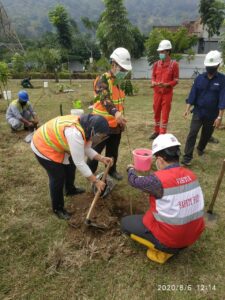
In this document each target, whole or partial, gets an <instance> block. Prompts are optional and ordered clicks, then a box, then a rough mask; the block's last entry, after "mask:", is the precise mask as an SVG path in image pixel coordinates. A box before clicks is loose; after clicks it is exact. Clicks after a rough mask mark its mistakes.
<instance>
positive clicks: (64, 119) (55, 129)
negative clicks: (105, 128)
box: [33, 115, 86, 162]
mask: <svg viewBox="0 0 225 300" xmlns="http://www.w3.org/2000/svg"><path fill="white" fill-rule="evenodd" d="M67 127H76V128H77V129H78V130H79V131H80V132H81V134H82V136H83V139H84V141H85V142H86V138H85V133H84V130H83V128H82V127H81V125H80V124H79V117H76V116H72V115H68V116H61V117H57V118H55V119H52V120H50V121H48V122H47V123H46V124H44V125H43V126H41V127H40V128H39V129H38V130H37V131H36V132H35V134H34V137H33V143H34V145H35V147H36V148H37V149H38V151H39V152H40V153H41V154H43V155H44V156H45V157H47V158H49V159H51V160H53V161H56V162H62V161H63V159H64V154H65V152H70V151H69V145H68V142H67V140H66V137H65V135H64V131H65V128H67ZM52 150H54V151H52Z"/></svg>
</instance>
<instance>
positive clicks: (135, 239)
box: [130, 233, 155, 250]
mask: <svg viewBox="0 0 225 300" xmlns="http://www.w3.org/2000/svg"><path fill="white" fill-rule="evenodd" d="M130 237H131V238H132V240H134V241H136V242H138V243H140V244H142V245H144V246H146V247H148V248H149V249H152V250H155V246H154V244H152V243H151V242H150V241H148V240H145V239H143V238H141V237H140V236H137V235H136V234H133V233H131V235H130Z"/></svg>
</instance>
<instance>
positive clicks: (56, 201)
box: [35, 155, 76, 211]
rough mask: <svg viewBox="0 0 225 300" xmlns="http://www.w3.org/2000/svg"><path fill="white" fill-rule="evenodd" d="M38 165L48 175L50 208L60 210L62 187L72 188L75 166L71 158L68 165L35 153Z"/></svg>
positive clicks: (62, 197)
mask: <svg viewBox="0 0 225 300" xmlns="http://www.w3.org/2000/svg"><path fill="white" fill-rule="evenodd" d="M35 156H36V158H37V160H38V162H39V163H40V165H41V166H42V167H43V168H44V169H45V170H46V171H47V174H48V177H49V189H50V196H51V201H52V209H53V211H55V210H60V209H62V208H64V195H63V189H64V186H65V190H66V191H70V190H71V189H73V188H74V180H75V171H76V166H75V165H74V163H73V161H72V159H70V164H69V165H63V164H61V163H56V162H54V161H50V160H46V159H43V158H41V157H39V156H37V155H35Z"/></svg>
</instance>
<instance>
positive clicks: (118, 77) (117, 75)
mask: <svg viewBox="0 0 225 300" xmlns="http://www.w3.org/2000/svg"><path fill="white" fill-rule="evenodd" d="M127 73H128V72H122V71H118V72H116V74H115V76H116V78H117V79H118V80H123V79H124V78H125V77H126V76H127Z"/></svg>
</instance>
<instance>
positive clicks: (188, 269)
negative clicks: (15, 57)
mask: <svg viewBox="0 0 225 300" xmlns="http://www.w3.org/2000/svg"><path fill="white" fill-rule="evenodd" d="M67 84H68V85H69V83H67ZM134 84H135V85H137V86H138V87H139V93H138V95H136V96H134V97H128V99H127V101H126V116H127V119H128V134H129V140H130V144H131V148H132V149H134V148H137V147H140V146H141V147H150V144H149V140H148V136H149V135H150V133H151V132H152V125H153V120H152V117H153V114H152V91H151V89H150V87H149V82H148V81H136V82H134ZM34 85H36V86H39V88H35V89H33V90H30V91H29V92H30V96H31V100H32V102H33V103H36V104H35V106H36V110H37V112H38V113H39V116H40V120H41V122H42V123H43V122H45V121H47V120H48V119H50V118H52V117H55V116H56V115H59V104H60V103H62V104H63V110H64V114H66V113H69V111H70V108H71V101H72V100H74V99H76V98H80V99H81V100H82V101H83V103H84V108H85V111H86V112H88V105H89V102H90V101H91V99H92V82H91V81H73V82H72V85H71V88H73V89H74V90H75V92H73V93H68V94H57V93H56V91H57V87H56V85H55V83H54V82H50V88H49V89H45V90H44V89H43V88H42V86H43V82H42V81H34ZM190 86H191V81H181V82H180V84H179V86H178V87H177V88H176V89H175V94H174V101H173V108H172V111H171V116H170V127H169V130H170V132H173V133H175V135H177V137H178V138H179V139H180V141H181V142H182V145H184V142H185V139H186V136H187V133H188V128H189V123H190V120H187V121H185V120H184V119H183V117H182V114H183V111H184V108H185V103H184V100H185V98H186V96H187V94H188V92H189V89H190ZM9 87H10V89H11V90H12V92H13V95H14V96H16V93H17V91H18V90H19V89H20V87H19V83H18V82H17V81H11V82H10V84H9ZM5 109H6V102H5V101H4V100H0V116H1V117H0V133H1V139H0V160H1V163H0V192H1V200H0V209H1V215H0V228H1V235H0V237H1V238H0V255H1V256H0V259H1V261H0V274H1V280H0V298H1V299H173V300H176V299H182V300H183V299H224V294H225V288H224V277H225V271H224V263H223V262H224V248H225V241H224V228H225V221H224V214H225V205H224V198H225V191H224V190H225V189H224V187H225V180H224V181H223V183H222V185H221V189H220V192H219V195H218V199H217V202H216V205H215V212H216V213H217V214H218V217H219V218H218V220H217V222H216V223H215V224H213V225H212V224H211V226H209V227H207V229H206V231H205V232H204V234H203V235H202V238H201V239H200V240H199V241H198V242H197V243H196V244H195V245H193V246H192V247H190V248H189V249H186V250H185V251H183V253H181V254H180V255H179V256H178V257H176V258H175V257H174V258H172V259H171V260H170V261H169V262H168V263H167V264H165V265H163V266H161V265H157V264H155V263H153V262H151V261H149V260H148V259H147V257H146V250H145V249H144V248H143V247H141V246H139V245H136V244H135V243H133V242H132V241H130V240H129V239H128V238H126V237H124V236H120V235H115V237H114V241H113V245H114V246H115V243H118V249H120V247H122V248H121V249H123V251H119V250H118V249H115V250H114V251H113V253H110V255H105V256H104V255H99V253H100V252H101V253H102V252H104V251H105V248H104V247H103V245H101V243H99V239H98V236H96V237H94V238H93V236H91V235H90V236H89V235H88V233H87V232H85V231H84V232H83V238H82V236H76V234H78V231H77V232H76V229H72V228H70V227H68V225H67V223H66V222H63V221H60V220H58V219H57V218H56V217H55V216H53V215H52V214H51V209H50V201H49V191H48V181H47V176H46V174H45V172H44V171H43V170H42V168H41V167H40V166H39V165H38V164H37V162H36V160H35V158H34V156H33V154H32V152H31V150H30V147H29V145H28V144H26V143H24V142H23V137H24V135H23V134H22V135H17V134H11V133H10V130H9V128H8V126H7V124H6V122H5V116H4V113H5ZM214 135H215V136H216V137H217V138H218V139H219V140H220V143H219V144H217V145H212V144H209V145H208V147H207V150H206V155H205V156H203V157H202V158H199V157H197V155H195V157H194V159H193V167H192V169H193V170H194V171H195V172H196V173H197V175H198V177H199V180H200V183H201V185H202V188H203V191H204V195H205V200H206V206H208V204H209V202H210V199H211V197H212V194H213V190H214V187H215V183H216V179H217V177H218V174H219V172H220V168H221V164H222V161H223V159H224V141H225V138H224V131H223V130H218V131H216V132H215V134H214ZM129 151H130V148H129V145H128V140H127V134H126V132H125V133H124V134H123V139H122V142H121V147H120V156H119V162H118V164H119V170H120V171H121V172H122V173H123V174H124V176H125V177H126V171H125V170H126V165H127V164H128V163H130V153H129ZM77 183H78V184H79V185H82V186H85V187H86V188H87V190H89V191H90V188H89V186H88V184H87V183H86V181H85V180H84V179H83V178H82V177H81V176H80V174H77ZM117 196H119V197H121V198H123V199H125V201H126V199H127V203H129V200H128V199H129V198H131V199H132V201H133V203H134V204H135V203H137V204H138V205H140V203H141V201H143V206H144V203H145V201H146V196H144V195H143V194H142V193H140V192H138V191H136V190H134V189H132V188H131V187H129V186H128V185H127V182H126V179H125V180H123V181H122V182H121V183H118V185H117V187H116V189H115V192H114V197H117ZM137 199H138V200H137ZM66 204H67V205H68V206H69V205H76V199H75V198H74V199H73V198H70V199H69V198H68V199H67V200H66ZM71 230H73V234H71ZM112 238H113V236H112V237H111V238H109V240H108V244H109V247H110V243H112ZM102 249H103V250H102ZM129 249H130V251H129ZM188 285H190V286H189V288H190V289H191V290H190V291H187V290H185V288H187V286H188ZM214 285H215V290H214ZM207 287H208V291H207V290H206V288H207ZM164 288H166V291H162V289H164ZM174 288H177V289H178V290H177V291H171V290H173V289H174ZM182 289H183V290H182Z"/></svg>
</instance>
